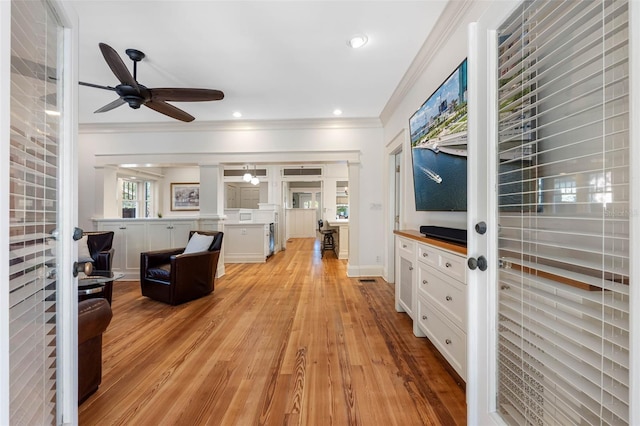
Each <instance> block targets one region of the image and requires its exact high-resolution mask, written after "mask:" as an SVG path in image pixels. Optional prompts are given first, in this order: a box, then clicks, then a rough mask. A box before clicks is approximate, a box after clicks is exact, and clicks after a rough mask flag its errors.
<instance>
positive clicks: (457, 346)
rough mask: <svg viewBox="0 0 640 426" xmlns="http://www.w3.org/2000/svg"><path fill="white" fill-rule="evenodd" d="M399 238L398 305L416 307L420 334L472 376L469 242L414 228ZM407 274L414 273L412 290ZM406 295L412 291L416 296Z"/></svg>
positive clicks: (414, 316) (462, 374)
mask: <svg viewBox="0 0 640 426" xmlns="http://www.w3.org/2000/svg"><path fill="white" fill-rule="evenodd" d="M396 244H397V250H396V256H397V261H396V265H397V267H396V270H397V275H396V309H398V307H403V308H404V309H405V310H406V311H407V313H409V312H410V316H411V318H412V319H413V321H414V327H413V328H414V334H415V335H416V336H419V337H421V336H425V335H426V337H428V338H429V340H431V342H432V343H433V345H434V346H435V347H436V348H437V349H438V350H439V351H440V353H441V354H442V355H443V356H444V358H445V359H446V360H447V361H448V362H449V364H450V365H451V367H453V369H454V370H455V371H456V372H457V373H458V374H459V375H460V377H461V378H462V379H463V380H466V376H467V374H466V373H467V372H466V368H467V367H466V365H467V333H466V328H467V284H466V248H465V247H463V246H459V245H455V244H450V243H446V242H442V241H438V240H434V239H430V238H425V237H423V236H421V235H420V234H418V233H417V232H413V231H396ZM409 248H410V249H411V250H408V249H409ZM406 262H409V263H410V265H411V266H412V270H411V272H412V274H408V272H406V271H405V269H407V268H406ZM405 275H406V276H408V277H410V278H411V285H412V288H411V291H408V290H407V289H406V288H405V286H406V285H407V284H406V282H407V281H408V279H405ZM406 295H411V296H410V297H411V302H408V301H407V298H408V296H406ZM409 303H411V304H412V305H410V306H411V309H409V308H408V307H407V305H408V304H409ZM400 311H401V310H400Z"/></svg>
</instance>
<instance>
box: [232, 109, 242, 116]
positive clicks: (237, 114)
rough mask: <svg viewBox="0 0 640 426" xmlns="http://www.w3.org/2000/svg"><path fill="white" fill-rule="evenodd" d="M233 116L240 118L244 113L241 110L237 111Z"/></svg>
mask: <svg viewBox="0 0 640 426" xmlns="http://www.w3.org/2000/svg"><path fill="white" fill-rule="evenodd" d="M233 116H234V117H235V118H240V117H242V113H241V112H240V111H236V112H234V113H233Z"/></svg>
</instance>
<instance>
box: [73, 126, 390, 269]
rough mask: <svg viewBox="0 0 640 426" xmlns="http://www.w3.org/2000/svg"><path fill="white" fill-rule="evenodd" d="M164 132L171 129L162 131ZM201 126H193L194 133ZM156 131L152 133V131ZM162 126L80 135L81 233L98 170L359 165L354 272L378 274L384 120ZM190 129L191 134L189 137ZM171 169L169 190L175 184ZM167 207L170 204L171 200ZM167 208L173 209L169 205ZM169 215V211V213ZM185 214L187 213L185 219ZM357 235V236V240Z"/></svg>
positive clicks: (98, 129) (90, 130)
mask: <svg viewBox="0 0 640 426" xmlns="http://www.w3.org/2000/svg"><path fill="white" fill-rule="evenodd" d="M162 124H164V123H162ZM192 124H195V125H194V126H191V125H192ZM147 126H149V125H147ZM187 126H190V127H185V125H184V124H183V123H178V124H176V125H174V124H172V123H171V124H168V125H167V126H163V125H155V126H151V127H148V128H141V127H134V126H132V125H124V126H121V127H119V128H118V127H114V126H95V127H91V128H90V127H87V126H84V127H81V129H80V149H79V151H80V158H81V161H80V163H81V164H80V167H79V176H80V185H79V186H80V187H79V194H80V200H81V204H80V208H79V217H80V223H81V226H84V227H85V228H87V229H91V227H92V223H91V221H90V219H91V217H93V216H95V215H97V214H99V212H95V211H94V206H96V200H95V197H94V195H93V193H94V188H95V183H94V178H95V174H96V173H95V167H96V166H102V165H108V164H154V165H156V166H165V167H166V166H168V165H174V166H180V167H188V166H197V165H205V164H245V163H252V164H256V163H257V164H278V163H285V162H297V163H305V162H308V163H313V164H322V163H324V164H335V163H343V164H344V163H346V162H347V161H349V162H351V163H356V164H357V170H358V173H359V181H360V182H361V186H362V188H361V191H360V192H359V194H350V196H352V197H358V202H359V203H360V206H361V209H360V211H361V212H362V214H361V217H359V218H353V220H352V224H353V226H358V227H360V228H361V229H362V230H363V232H361V233H360V234H359V235H360V236H361V237H360V239H361V240H360V241H358V243H359V245H361V246H362V247H369V248H371V249H368V250H366V251H365V250H363V251H362V252H360V253H359V254H358V256H357V257H356V258H353V259H352V258H350V259H349V268H350V270H356V271H368V273H371V271H372V270H379V271H380V273H379V274H381V271H382V264H381V263H382V262H380V261H379V260H378V259H381V258H382V255H383V241H384V239H383V234H382V232H371V230H382V229H383V226H382V191H381V188H382V185H383V176H382V175H383V173H382V172H383V165H382V158H383V148H382V128H381V126H380V123H379V121H378V120H336V121H332V122H331V123H328V122H320V121H305V122H300V121H292V122H278V123H253V124H252V125H251V129H250V130H247V128H248V127H249V126H244V128H243V127H240V126H238V125H233V126H232V125H224V124H222V125H221V124H215V123H198V124H196V123H190V124H189V125H187ZM185 129H186V130H185ZM168 170H169V168H168V167H166V168H165V179H164V180H165V182H166V183H167V185H168V183H170V182H171V179H172V177H170V176H168V175H167V174H166V172H167V171H168ZM167 202H168V200H167ZM165 204H166V203H165ZM162 212H163V215H165V216H166V215H168V214H169V213H170V211H169V210H168V209H166V208H164V207H163V210H162ZM182 215H184V213H181V216H182ZM356 235H358V234H357V233H356Z"/></svg>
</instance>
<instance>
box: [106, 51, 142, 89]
mask: <svg viewBox="0 0 640 426" xmlns="http://www.w3.org/2000/svg"><path fill="white" fill-rule="evenodd" d="M98 45H99V46H100V51H101V52H102V56H104V60H105V61H107V65H109V68H111V71H112V72H113V73H114V74H115V76H116V77H117V78H118V80H120V82H121V83H122V84H126V85H127V86H131V87H133V88H135V89H136V91H137V92H138V93H140V88H138V82H136V80H135V79H134V78H133V76H132V75H131V73H130V72H129V70H128V69H127V66H126V65H125V64H124V62H122V58H121V57H120V55H118V52H116V51H115V50H114V49H113V47H111V46H109V45H108V44H105V43H98Z"/></svg>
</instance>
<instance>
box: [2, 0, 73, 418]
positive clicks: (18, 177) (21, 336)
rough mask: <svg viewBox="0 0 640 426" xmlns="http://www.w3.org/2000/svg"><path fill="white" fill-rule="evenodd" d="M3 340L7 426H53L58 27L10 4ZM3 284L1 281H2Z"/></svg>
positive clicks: (30, 6)
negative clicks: (6, 335)
mask: <svg viewBox="0 0 640 426" xmlns="http://www.w3.org/2000/svg"><path fill="white" fill-rule="evenodd" d="M11 24H12V26H11V33H12V37H11V100H10V102H11V103H10V109H11V119H10V158H9V175H10V176H9V209H10V212H9V241H8V244H9V269H8V274H7V275H6V276H7V277H8V279H9V295H8V297H9V306H10V308H9V309H10V312H9V333H10V354H9V364H10V371H9V377H10V383H9V386H10V387H9V392H10V413H9V415H10V419H11V424H16V425H17V424H25V425H26V424H42V425H44V424H55V423H56V422H57V419H56V416H57V407H56V383H57V377H56V375H57V373H56V356H57V353H56V335H57V330H56V289H57V282H56V254H55V253H56V250H55V249H56V241H55V240H54V239H53V238H51V234H52V233H53V231H54V229H56V227H57V221H58V216H57V200H58V189H57V188H58V187H57V183H58V135H59V127H60V126H59V118H60V117H58V116H55V115H48V114H47V113H46V112H45V111H46V110H49V112H50V113H54V114H55V111H57V110H58V109H57V98H58V97H57V95H56V93H59V89H60V88H59V87H57V81H59V78H58V77H59V76H58V75H57V72H56V69H57V62H58V55H59V48H58V45H59V42H58V37H59V33H58V30H59V26H58V24H57V22H56V19H55V16H54V15H53V13H52V11H51V9H50V8H49V7H48V4H47V3H46V2H39V1H38V2H35V1H13V2H11ZM5 279H6V278H5Z"/></svg>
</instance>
